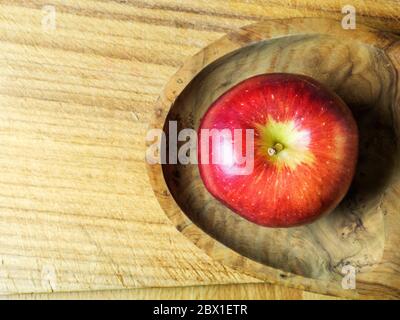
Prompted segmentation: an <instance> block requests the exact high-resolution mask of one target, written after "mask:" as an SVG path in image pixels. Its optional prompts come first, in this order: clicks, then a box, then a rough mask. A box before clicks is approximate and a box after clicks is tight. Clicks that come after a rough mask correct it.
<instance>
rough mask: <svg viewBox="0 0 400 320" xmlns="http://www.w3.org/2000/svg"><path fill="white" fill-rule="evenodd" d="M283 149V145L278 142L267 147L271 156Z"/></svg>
mask: <svg viewBox="0 0 400 320" xmlns="http://www.w3.org/2000/svg"><path fill="white" fill-rule="evenodd" d="M282 150H283V145H282V144H281V143H279V142H277V143H275V144H274V146H273V147H270V148H268V155H269V156H271V157H272V156H273V155H275V154H277V153H278V152H280V151H282Z"/></svg>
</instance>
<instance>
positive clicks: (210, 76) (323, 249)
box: [148, 18, 400, 297]
mask: <svg viewBox="0 0 400 320" xmlns="http://www.w3.org/2000/svg"><path fill="white" fill-rule="evenodd" d="M271 38H272V39H271ZM265 39H270V40H265ZM262 40H265V41H262ZM249 44H252V45H249ZM388 48H389V49H388ZM232 51H233V52H234V53H232ZM227 53H228V55H226V54H227ZM399 59H400V37H397V36H392V35H391V34H384V33H382V32H381V31H378V32H376V31H374V30H372V29H368V28H363V27H362V26H360V25H359V26H358V28H357V29H356V30H351V31H349V30H344V29H343V28H342V26H341V24H340V22H338V21H336V20H329V19H311V18H307V19H303V18H298V19H287V20H270V21H267V22H260V23H257V24H254V25H250V26H247V27H245V28H244V29H242V30H240V31H238V32H233V33H230V34H229V35H228V36H226V37H224V38H222V39H221V40H218V41H216V42H214V43H213V44H211V45H210V46H209V47H207V48H206V49H204V51H201V52H199V53H198V54H196V56H195V57H193V59H190V60H188V61H187V62H186V63H185V65H184V66H183V67H182V68H181V69H180V70H179V71H178V72H177V73H176V74H175V75H174V76H173V77H172V78H171V80H170V81H169V82H168V84H167V86H166V88H165V91H164V92H163V95H162V96H161V98H160V100H159V103H157V105H156V106H155V108H154V109H155V111H154V123H155V124H154V128H159V129H162V128H163V127H164V130H166V132H167V129H166V127H165V123H166V122H165V121H176V122H177V129H178V132H180V130H182V129H185V128H192V129H194V130H196V131H197V130H198V126H199V124H200V121H201V118H202V117H203V115H204V114H205V112H206V111H207V109H208V107H209V105H210V104H211V103H212V102H213V101H215V99H216V98H217V97H218V96H220V95H221V94H222V93H224V92H225V91H227V90H229V89H230V88H232V87H233V86H234V85H236V84H237V83H239V82H241V81H243V80H244V79H247V78H249V77H252V76H254V75H257V74H262V73H270V72H289V73H300V74H304V75H307V76H310V77H312V78H314V79H316V80H318V81H320V82H321V83H323V84H324V85H326V86H327V87H329V88H330V89H332V90H333V91H335V92H336V93H337V94H338V95H339V96H340V97H341V98H342V99H343V100H344V101H345V102H346V103H347V105H348V106H349V107H350V109H351V110H352V112H353V114H354V117H355V120H356V122H357V125H358V128H359V135H360V148H359V149H360V151H359V153H360V154H359V163H358V166H357V170H356V175H355V178H354V181H353V184H352V187H351V189H350V191H349V193H348V195H347V197H346V198H345V200H344V201H343V202H342V203H341V205H340V206H339V207H338V208H336V209H335V210H334V212H332V213H331V214H330V215H327V216H325V217H323V218H322V219H320V220H318V221H316V222H315V223H313V224H311V225H307V226H301V227H296V228H289V229H273V228H264V227H260V226H258V225H256V224H254V223H251V222H249V221H247V220H245V219H243V218H241V217H240V216H238V215H236V214H234V213H233V212H232V211H231V210H230V209H228V208H227V207H225V206H224V205H223V204H221V203H220V202H219V201H217V200H216V199H215V198H213V197H212V196H211V195H210V194H209V192H208V191H207V190H206V188H205V186H204V184H203V182H202V180H201V178H200V176H199V171H198V167H197V165H180V164H177V165H174V164H168V165H162V166H161V165H149V166H148V167H149V171H150V173H151V177H152V182H153V187H154V188H155V190H156V195H157V197H158V198H159V200H160V203H161V205H162V207H163V208H164V210H165V211H166V213H167V215H168V216H169V217H170V218H171V220H172V221H173V222H174V224H175V225H176V226H177V229H178V230H180V231H181V232H182V233H184V234H185V235H187V236H188V238H190V239H191V240H192V242H193V243H195V244H197V245H198V247H200V248H202V249H203V250H204V251H206V252H207V253H208V254H209V255H210V256H212V257H213V258H214V259H215V260H218V261H221V262H223V263H225V264H227V265H229V266H231V267H233V268H238V269H239V270H240V271H243V272H244V273H247V274H250V275H252V276H254V277H256V278H260V279H263V280H266V281H270V282H277V283H288V284H292V285H302V286H303V287H306V288H309V289H312V290H318V291H320V292H322V293H330V294H338V295H344V296H349V294H350V296H352V297H358V294H363V295H367V296H374V295H376V296H382V295H383V296H385V297H399V291H400V274H399V273H398V272H397V270H396V268H395V267H393V268H390V267H388V266H389V265H393V266H396V265H398V264H400V260H399V258H398V256H397V254H394V253H393V252H394V250H395V248H396V247H398V245H399V244H400V241H399V239H398V234H399V233H400V226H399V225H398V223H397V221H398V220H399V213H400V212H399V207H400V203H399V201H398V199H397V198H396V197H395V196H394V195H395V194H398V192H400V183H399V181H400V178H399V176H398V173H399V162H398V161H397V160H398V159H399V158H400V153H399V147H398V145H397V141H400V132H399V131H397V132H396V127H397V128H398V127H399V126H400V118H399V111H398V110H399V108H400V103H399V101H398V96H399V90H398V88H399V87H400V84H399V83H398V82H397V79H396V74H397V73H398V71H400V67H399V64H398V61H399ZM179 80H180V81H179ZM167 127H168V125H167ZM167 137H168V134H167ZM183 143H184V142H182V144H183ZM167 145H168V138H167ZM161 167H162V169H163V172H161ZM164 179H165V181H166V183H164ZM170 194H171V195H170ZM175 201H176V203H177V204H175ZM389 226H390V227H389ZM239 230H240V231H239ZM210 236H211V237H210ZM213 238H214V239H216V240H217V241H219V242H216V241H215V240H214V239H213ZM220 243H222V244H223V245H225V246H226V247H228V248H230V249H232V250H233V251H235V252H233V251H232V250H229V249H227V248H225V247H224V246H222V245H221V244H220ZM237 253H239V255H238V254H237ZM245 257H247V258H251V259H252V260H254V261H257V262H258V264H256V263H254V262H253V261H251V260H249V259H247V258H245ZM347 265H351V266H353V267H354V268H355V269H356V272H357V290H353V291H350V292H349V290H343V289H342V288H341V287H342V279H343V273H342V268H343V267H344V266H347ZM282 271H284V272H288V273H287V274H285V273H282ZM295 275H297V276H302V277H303V278H301V277H296V276H295ZM309 279H312V280H313V281H310V280H309ZM314 280H318V281H314Z"/></svg>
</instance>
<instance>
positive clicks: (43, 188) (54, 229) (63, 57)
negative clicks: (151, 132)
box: [0, 0, 400, 294]
mask: <svg viewBox="0 0 400 320" xmlns="http://www.w3.org/2000/svg"><path fill="white" fill-rule="evenodd" d="M353 2H354V5H355V6H356V7H357V10H358V12H359V16H358V20H357V21H359V22H362V23H365V24H367V25H371V26H376V27H379V28H381V29H383V30H392V31H400V27H399V24H398V16H399V7H398V3H397V1H353ZM48 4H49V1H42V0H32V1H24V0H1V1H0V46H1V47H0V49H1V50H0V111H1V113H0V133H1V140H0V141H1V142H0V170H1V175H0V186H1V192H0V292H2V293H7V294H9V293H21V292H51V291H70V290H104V289H121V288H127V287H128V288H129V287H151V286H184V285H199V284H218V283H236V282H251V281H257V280H255V279H253V278H251V277H248V276H245V275H243V274H240V273H238V272H236V271H233V270H231V269H230V268H227V267H225V266H223V265H221V264H220V263H218V262H215V261H213V260H212V259H210V258H209V257H208V256H206V255H205V254H204V253H203V252H201V251H200V250H198V249H197V248H196V247H195V246H194V245H192V244H191V243H190V242H189V241H187V240H186V239H185V238H184V237H183V236H182V235H180V234H179V233H178V232H177V231H176V230H175V229H174V227H173V226H172V224H171V223H170V222H169V221H168V219H167V218H166V217H165V215H164V213H163V212H162V210H161V209H160V207H159V205H158V203H157V201H156V199H155V197H154V196H153V193H152V190H151V187H150V184H149V181H148V177H147V175H146V170H145V164H144V161H143V158H144V136H145V133H146V130H147V126H148V122H149V121H150V119H151V112H150V110H151V109H152V107H153V105H154V103H155V101H156V99H157V97H158V95H159V94H160V92H161V90H162V87H163V86H164V85H165V83H166V82H167V80H168V79H169V78H170V77H171V76H172V75H173V73H174V72H175V71H176V70H177V68H178V67H179V66H180V65H181V64H182V63H183V61H184V60H186V59H187V58H188V57H190V56H192V55H193V54H195V53H196V52H198V51H199V50H200V49H201V48H203V47H205V46H206V45H208V44H210V43H212V42H213V41H215V40H216V39H218V38H220V37H221V36H222V35H224V34H225V33H227V32H230V31H233V30H236V29H237V28H239V27H242V26H244V25H247V24H249V23H251V22H255V21H260V20H264V19H268V18H273V17H275V18H277V17H278V18H285V17H296V16H325V17H335V18H339V19H340V18H341V17H342V14H341V13H340V10H341V6H342V4H343V2H342V1H326V2H324V4H320V3H319V2H315V1H308V0H304V1H296V2H293V1H266V2H264V1H242V2H241V1H212V2H210V1H190V2H189V1H187V2H182V1H173V0H157V1H153V0H151V1H100V0H97V1H93V0H88V1H73V0H71V1H63V0H52V1H51V4H52V5H54V6H55V9H56V29H55V30H54V31H46V30H45V29H43V27H42V24H41V22H42V19H43V16H44V12H43V11H42V8H43V6H44V5H48ZM393 196H394V195H393Z"/></svg>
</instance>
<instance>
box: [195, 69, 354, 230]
mask: <svg viewBox="0 0 400 320" xmlns="http://www.w3.org/2000/svg"><path fill="white" fill-rule="evenodd" d="M204 129H209V130H211V129H218V130H222V129H225V131H226V129H228V130H229V131H230V132H231V133H232V137H234V130H235V129H242V132H244V129H253V130H254V143H253V144H252V146H251V147H252V148H253V149H254V150H253V151H254V158H253V159H254V161H253V164H254V167H253V169H252V170H251V172H248V173H247V174H235V171H234V170H231V169H235V166H236V167H237V168H239V167H240V166H243V164H241V163H236V161H233V160H232V162H230V163H229V161H228V162H227V163H225V162H224V163H220V162H217V163H214V162H213V161H212V160H210V161H209V163H207V161H202V159H203V158H202V157H203V156H204V155H206V156H207V157H208V159H212V154H213V152H214V153H215V152H216V151H219V152H220V153H221V154H222V155H223V157H225V158H226V157H228V158H231V159H237V158H238V157H240V156H242V157H243V156H244V155H245V154H244V153H243V152H244V150H246V147H247V146H246V143H249V142H248V141H246V139H243V143H242V146H241V147H236V146H234V143H233V140H234V139H233V140H232V141H231V142H232V143H228V144H227V143H223V139H222V140H221V143H217V141H216V140H213V139H212V137H211V136H210V135H209V134H207V135H206V136H205V133H204V132H207V130H204ZM209 130H208V131H209ZM198 134H199V141H207V142H208V144H209V147H207V148H206V147H204V145H203V144H202V143H199V148H198V160H199V171H200V176H201V178H202V180H203V182H204V184H205V186H206V188H207V190H208V191H209V192H210V193H211V194H212V195H213V196H214V197H215V198H216V199H218V200H219V201H221V202H222V203H223V204H224V205H226V206H227V207H229V208H230V209H231V210H232V211H234V212H236V213H238V214H239V215H240V216H242V217H244V218H246V219H248V220H250V221H252V222H254V223H257V224H259V225H263V226H268V227H291V226H297V225H301V224H305V223H309V222H312V221H314V220H315V219H316V218H318V217H320V216H321V215H323V214H324V213H328V212H330V211H332V209H334V208H335V207H336V206H337V205H338V204H339V202H340V201H341V200H342V199H343V197H344V196H345V194H346V192H347V190H348V188H349V186H350V184H351V181H352V178H353V175H354V171H355V166H356V161H357V155H358V130H357V125H356V123H355V121H354V118H353V116H352V113H351V111H350V110H349V108H348V107H347V106H346V104H345V103H344V102H343V101H342V100H341V99H340V98H339V97H338V96H337V95H336V94H334V93H333V92H331V91H330V90H328V89H327V88H325V87H324V86H322V85H321V84H320V83H318V82H317V81H315V80H313V79H311V78H309V77H306V76H302V75H295V74H283V73H276V74H264V75H258V76H255V77H252V78H249V79H247V80H244V81H243V82H241V83H239V84H238V85H236V86H235V87H233V88H231V89H230V90H229V91H227V92H226V93H224V94H223V95H222V96H221V97H219V98H218V99H217V100H216V101H215V102H214V103H213V104H212V105H211V106H210V107H209V109H208V110H207V112H206V114H205V115H204V117H203V118H202V120H201V123H200V127H199V132H198ZM244 136H245V135H244V134H243V135H242V138H243V137H244ZM203 139H204V140H203ZM225 142H226V141H225ZM213 143H214V145H213ZM206 153H207V154H206ZM207 157H206V158H207ZM228 160H229V159H228ZM248 160H249V159H248ZM232 166H233V168H232ZM229 167H230V170H227V168H229Z"/></svg>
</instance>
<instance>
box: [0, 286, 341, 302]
mask: <svg viewBox="0 0 400 320" xmlns="http://www.w3.org/2000/svg"><path fill="white" fill-rule="evenodd" d="M7 299H19V300H24V299H37V300H47V299H132V300H137V299H140V300H141V299H145V300H148V299H157V300H158V299H173V300H188V299H189V300H203V299H206V300H230V299H234V300H236V299H237V300H247V299H251V300H272V299H278V300H281V299H284V300H337V299H338V298H336V297H332V296H327V295H321V294H317V293H312V292H307V291H303V290H298V289H293V288H288V287H284V286H276V285H272V284H265V283H257V284H254V283H253V284H227V285H206V286H185V287H165V288H143V289H121V290H103V291H96V290H94V291H79V292H69V293H67V292H53V293H36V294H32V293H31V294H14V295H7V296H0V300H7Z"/></svg>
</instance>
